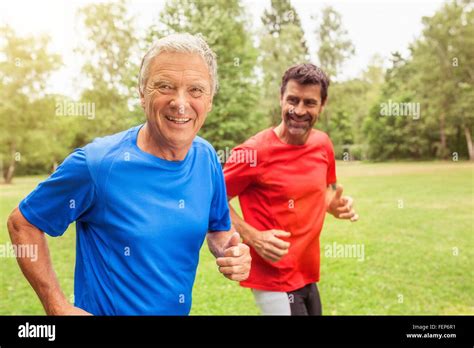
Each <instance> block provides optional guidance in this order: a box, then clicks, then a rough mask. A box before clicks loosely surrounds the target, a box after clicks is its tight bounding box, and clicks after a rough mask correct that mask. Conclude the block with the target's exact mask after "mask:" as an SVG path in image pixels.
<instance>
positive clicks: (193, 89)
mask: <svg viewBox="0 0 474 348" xmlns="http://www.w3.org/2000/svg"><path fill="white" fill-rule="evenodd" d="M203 93H204V89H202V88H200V87H191V89H190V90H189V94H191V95H192V96H193V97H194V98H198V97H200V96H201V95H203Z"/></svg>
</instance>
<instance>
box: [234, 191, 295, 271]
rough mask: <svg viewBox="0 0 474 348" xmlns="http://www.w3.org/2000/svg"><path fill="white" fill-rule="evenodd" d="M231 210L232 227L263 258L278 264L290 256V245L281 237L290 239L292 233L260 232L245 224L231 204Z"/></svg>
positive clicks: (279, 231) (277, 231) (278, 231)
mask: <svg viewBox="0 0 474 348" xmlns="http://www.w3.org/2000/svg"><path fill="white" fill-rule="evenodd" d="M227 199H228V200H229V201H230V200H231V199H232V197H227ZM229 209H230V217H231V219H232V225H233V226H234V228H235V229H236V231H237V232H239V233H240V235H241V236H242V238H243V239H244V241H245V242H246V243H247V244H249V245H250V246H251V247H253V248H254V249H255V251H256V252H257V253H258V254H259V255H260V256H261V257H263V258H264V259H266V260H267V261H270V262H277V261H279V260H280V259H281V258H282V257H283V256H285V255H286V254H288V249H289V247H290V243H289V242H286V241H284V240H282V239H280V238H279V237H284V238H285V237H286V238H287V237H290V236H291V233H290V232H287V231H281V230H268V231H259V230H257V229H256V228H255V227H253V226H251V225H249V224H248V223H247V222H245V220H244V219H242V218H241V217H240V216H239V214H237V212H236V211H235V209H234V208H233V207H232V205H231V204H229Z"/></svg>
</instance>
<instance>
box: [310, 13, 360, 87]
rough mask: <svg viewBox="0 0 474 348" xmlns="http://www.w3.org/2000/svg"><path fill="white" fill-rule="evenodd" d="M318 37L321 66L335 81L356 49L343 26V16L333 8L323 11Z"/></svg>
mask: <svg viewBox="0 0 474 348" xmlns="http://www.w3.org/2000/svg"><path fill="white" fill-rule="evenodd" d="M316 37H317V42H318V43H319V48H318V52H317V55H318V58H319V64H320V66H321V68H322V69H323V70H324V71H326V73H328V74H329V76H330V77H331V79H335V78H337V76H338V73H339V70H340V68H341V66H342V64H343V63H344V61H346V60H347V59H348V58H350V57H351V56H352V55H353V54H354V53H355V48H354V46H353V44H352V42H351V41H350V39H349V38H348V33H347V30H346V29H344V27H343V25H342V17H341V15H340V14H339V12H337V11H336V10H335V9H334V8H332V7H331V6H326V7H324V8H323V9H322V14H321V22H320V24H319V26H318V29H317V30H316Z"/></svg>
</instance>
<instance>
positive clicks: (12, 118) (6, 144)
mask: <svg viewBox="0 0 474 348" xmlns="http://www.w3.org/2000/svg"><path fill="white" fill-rule="evenodd" d="M0 33H1V35H0V37H1V38H2V39H1V40H0V52H1V58H0V99H1V100H2V103H1V105H0V119H1V120H2V127H1V128H0V154H1V165H2V168H3V178H4V180H5V183H10V182H11V181H12V179H13V176H14V174H15V169H16V166H17V163H19V162H22V163H23V162H25V161H27V162H28V161H30V162H33V161H34V159H36V160H37V161H40V162H41V163H43V164H44V163H46V162H47V161H49V159H48V157H44V156H41V155H38V149H41V148H45V147H49V148H50V149H51V151H52V152H55V151H56V152H57V151H61V150H60V149H59V150H58V148H57V147H56V148H55V145H58V144H59V143H54V142H52V141H51V139H49V133H48V130H49V129H50V127H51V125H52V124H56V121H57V120H56V119H55V114H54V103H53V99H52V98H51V97H50V96H47V95H46V94H45V93H44V90H45V85H46V82H47V80H48V77H49V76H50V74H51V73H52V72H53V71H55V70H56V69H58V68H59V66H60V62H61V59H60V57H59V55H57V54H51V53H49V52H48V44H49V41H50V39H49V38H48V37H47V36H38V37H33V36H27V37H19V36H17V35H16V34H15V32H14V31H13V29H12V28H10V27H8V26H5V27H2V28H0ZM59 145H60V144H59ZM35 154H36V155H35Z"/></svg>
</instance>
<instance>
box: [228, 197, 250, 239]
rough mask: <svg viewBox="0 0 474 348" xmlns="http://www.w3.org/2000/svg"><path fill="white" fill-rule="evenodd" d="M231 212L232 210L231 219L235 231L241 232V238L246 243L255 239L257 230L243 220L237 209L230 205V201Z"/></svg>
mask: <svg viewBox="0 0 474 348" xmlns="http://www.w3.org/2000/svg"><path fill="white" fill-rule="evenodd" d="M229 210H230V218H231V220H232V225H233V226H234V228H235V230H236V231H237V232H239V234H240V235H241V237H242V238H243V239H244V240H245V241H247V242H248V241H250V240H251V239H252V237H253V235H254V234H255V232H256V229H255V228H254V227H252V226H251V225H249V224H248V223H247V222H245V220H244V219H242V218H241V217H240V216H239V214H237V212H236V211H235V209H234V208H233V207H232V205H231V204H230V200H229Z"/></svg>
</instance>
